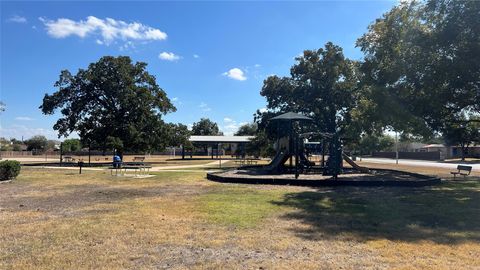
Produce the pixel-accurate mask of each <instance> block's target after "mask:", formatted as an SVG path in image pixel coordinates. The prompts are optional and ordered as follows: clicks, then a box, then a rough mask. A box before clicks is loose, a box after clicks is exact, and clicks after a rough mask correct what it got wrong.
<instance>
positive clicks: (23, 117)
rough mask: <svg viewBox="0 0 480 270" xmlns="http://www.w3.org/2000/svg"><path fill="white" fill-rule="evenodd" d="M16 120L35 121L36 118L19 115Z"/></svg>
mask: <svg viewBox="0 0 480 270" xmlns="http://www.w3.org/2000/svg"><path fill="white" fill-rule="evenodd" d="M15 120H18V121H33V120H34V119H33V118H31V117H28V116H17V117H15Z"/></svg>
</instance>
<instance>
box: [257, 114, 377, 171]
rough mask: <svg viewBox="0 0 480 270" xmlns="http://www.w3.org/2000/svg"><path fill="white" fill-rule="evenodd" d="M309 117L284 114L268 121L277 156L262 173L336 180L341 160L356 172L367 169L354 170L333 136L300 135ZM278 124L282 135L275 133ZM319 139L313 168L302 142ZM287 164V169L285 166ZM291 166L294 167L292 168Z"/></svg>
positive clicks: (308, 133) (321, 134)
mask: <svg viewBox="0 0 480 270" xmlns="http://www.w3.org/2000/svg"><path fill="white" fill-rule="evenodd" d="M312 120H313V119H311V118H310V117H307V116H304V115H301V114H298V113H293V112H288V113H284V114H282V115H279V116H276V117H273V118H272V119H270V122H271V123H272V124H274V123H276V124H277V134H278V138H277V142H276V149H277V154H276V155H275V157H274V158H273V159H272V162H271V163H270V164H269V165H267V166H264V167H263V170H265V171H267V172H270V173H273V174H279V173H285V172H293V173H294V175H295V178H296V179H298V177H299V174H301V173H311V172H313V173H322V174H323V175H329V176H333V177H334V178H337V176H338V175H339V174H341V173H342V171H343V166H342V159H343V160H345V161H346V162H347V163H348V164H350V165H351V166H352V168H353V169H355V170H358V171H360V172H368V169H367V168H364V167H360V166H358V165H357V164H356V163H355V162H353V160H351V159H350V158H349V157H348V156H347V155H346V154H344V153H343V151H342V146H341V143H340V138H339V137H338V134H336V133H326V132H306V133H301V127H300V126H301V125H302V123H304V122H311V121H312ZM280 123H282V124H283V127H286V131H287V132H286V134H282V135H280V134H281V132H280V131H279V128H278V127H279V126H280ZM314 136H315V137H321V138H322V143H321V151H322V163H321V164H319V165H316V164H315V162H312V161H310V160H309V154H308V151H307V149H306V148H305V142H306V140H308V139H309V138H311V137H314ZM327 145H328V148H329V150H328V160H327V162H326V163H325V152H326V146H327ZM288 160H290V165H289V166H285V163H286V162H287V161H288ZM293 162H294V164H293Z"/></svg>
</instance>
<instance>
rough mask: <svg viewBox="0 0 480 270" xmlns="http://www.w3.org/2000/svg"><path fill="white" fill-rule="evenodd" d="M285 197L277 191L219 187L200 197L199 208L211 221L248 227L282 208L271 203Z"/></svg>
mask: <svg viewBox="0 0 480 270" xmlns="http://www.w3.org/2000/svg"><path fill="white" fill-rule="evenodd" d="M284 194H285V193H284V192H282V191H279V190H255V189H254V188H248V187H240V186H232V185H222V186H216V187H215V188H214V189H213V190H212V191H210V192H208V193H207V194H204V195H201V196H200V197H199V198H198V205H199V208H200V211H201V212H202V213H203V214H205V215H206V217H207V220H209V221H210V222H214V223H217V224H222V225H230V226H236V227H241V228H248V227H254V226H256V225H258V224H259V223H260V222H261V221H262V220H264V219H265V218H267V217H269V216H271V215H272V214H273V213H275V212H278V211H280V210H281V207H280V206H278V205H276V204H273V203H272V201H274V200H279V199H281V198H282V196H283V195H284Z"/></svg>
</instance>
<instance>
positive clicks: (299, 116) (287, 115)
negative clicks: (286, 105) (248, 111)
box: [270, 112, 312, 121]
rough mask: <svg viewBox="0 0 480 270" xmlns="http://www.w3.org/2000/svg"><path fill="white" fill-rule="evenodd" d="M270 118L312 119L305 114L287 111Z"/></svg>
mask: <svg viewBox="0 0 480 270" xmlns="http://www.w3.org/2000/svg"><path fill="white" fill-rule="evenodd" d="M270 120H308V121H311V120H312V118H310V117H308V116H305V115H303V114H299V113H294V112H287V113H284V114H281V115H278V116H275V117H273V118H271V119H270Z"/></svg>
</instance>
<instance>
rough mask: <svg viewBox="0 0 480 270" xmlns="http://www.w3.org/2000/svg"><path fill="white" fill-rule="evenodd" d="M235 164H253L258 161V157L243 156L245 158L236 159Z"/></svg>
mask: <svg viewBox="0 0 480 270" xmlns="http://www.w3.org/2000/svg"><path fill="white" fill-rule="evenodd" d="M234 162H235V163H236V164H240V165H253V164H257V163H258V159H254V158H245V159H237V160H235V161H234Z"/></svg>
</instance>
